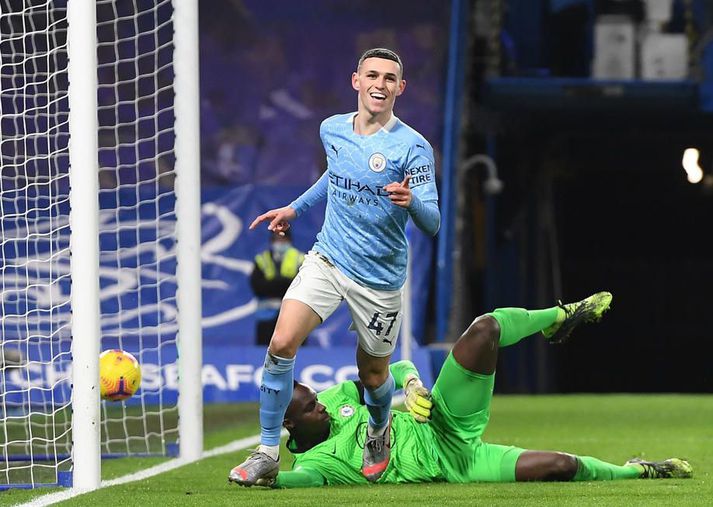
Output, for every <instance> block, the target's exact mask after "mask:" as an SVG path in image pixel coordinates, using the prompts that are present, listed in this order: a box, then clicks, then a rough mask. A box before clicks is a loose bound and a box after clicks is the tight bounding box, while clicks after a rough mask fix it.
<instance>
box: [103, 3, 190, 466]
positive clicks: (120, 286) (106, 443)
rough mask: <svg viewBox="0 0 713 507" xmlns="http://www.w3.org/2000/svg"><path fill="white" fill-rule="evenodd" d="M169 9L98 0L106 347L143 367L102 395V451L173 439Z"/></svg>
mask: <svg viewBox="0 0 713 507" xmlns="http://www.w3.org/2000/svg"><path fill="white" fill-rule="evenodd" d="M171 16H172V7H171V2H170V0H163V1H159V2H154V1H145V0H136V1H134V2H130V1H126V0H100V1H98V2H97V37H98V39H97V41H98V53H97V55H98V63H99V69H98V72H99V74H98V79H99V95H98V106H99V108H98V110H99V167H100V169H99V181H100V200H99V202H100V218H99V222H100V225H99V230H100V247H101V250H102V252H101V263H100V266H101V273H100V285H101V288H100V291H101V308H102V334H103V341H102V350H105V349H108V348H120V349H123V350H127V351H128V352H131V353H132V354H134V356H135V357H136V358H137V359H138V360H139V363H140V364H141V365H142V370H143V375H144V380H143V384H142V389H141V390H140V391H139V393H138V394H137V395H136V396H135V397H134V398H133V399H132V400H131V401H130V402H129V403H124V404H117V403H104V404H103V407H102V446H103V449H102V452H103V453H105V454H116V453H131V454H134V453H163V452H165V451H166V445H167V444H169V443H172V442H174V441H175V440H176V438H177V424H176V420H177V408H176V403H175V391H173V396H170V397H167V396H166V393H165V391H164V382H163V380H162V379H164V378H166V373H167V372H168V373H169V377H170V376H171V375H170V374H171V372H173V373H174V376H175V371H176V369H175V359H176V342H175V336H176V326H177V324H176V317H177V312H176V301H175V295H176V278H175V274H176V217H175V209H174V204H175V194H174V191H173V182H174V172H173V142H174V133H173V123H174V116H173V95H174V94H173V65H172V58H173V25H172V18H171ZM168 380H169V381H170V378H169V379H168ZM173 388H174V389H175V386H173Z"/></svg>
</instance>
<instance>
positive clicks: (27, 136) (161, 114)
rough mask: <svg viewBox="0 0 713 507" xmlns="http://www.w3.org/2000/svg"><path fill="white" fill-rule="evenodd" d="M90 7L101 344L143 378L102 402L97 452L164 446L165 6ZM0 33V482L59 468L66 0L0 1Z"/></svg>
mask: <svg viewBox="0 0 713 507" xmlns="http://www.w3.org/2000/svg"><path fill="white" fill-rule="evenodd" d="M96 5H97V40H98V48H97V55H98V63H99V66H98V69H97V71H98V82H99V89H98V105H99V108H98V120H99V132H98V134H99V153H98V159H99V167H100V170H99V181H100V195H99V205H100V219H99V221H100V226H99V227H100V249H101V254H100V294H98V297H99V298H100V301H101V312H102V315H101V326H102V337H101V340H102V344H101V348H102V350H105V349H108V348H121V349H124V350H127V351H129V352H131V353H132V354H133V355H134V356H135V357H136V358H137V359H138V360H139V362H140V364H141V366H142V372H143V377H144V379H143V382H142V387H141V389H140V390H139V392H138V393H137V394H136V395H135V396H134V397H133V398H131V399H130V400H129V401H127V402H120V403H108V402H102V453H103V454H105V455H122V454H134V455H135V454H164V453H167V452H168V453H170V452H172V451H173V449H172V445H171V444H173V443H175V441H176V439H177V408H176V399H177V380H176V379H177V368H176V365H175V362H176V342H175V336H176V327H177V324H176V317H177V312H176V304H175V294H176V279H175V273H176V252H175V249H176V240H175V236H176V234H175V229H176V227H175V226H176V218H175V213H174V204H175V195H174V191H173V180H174V172H173V143H174V134H173V122H174V116H173V66H172V58H173V44H172V42H173V41H172V37H173V25H172V7H171V2H170V0H164V1H152V0H133V1H131V0H99V1H97V3H96ZM0 33H1V34H2V35H1V38H0V79H1V83H0V136H1V137H0V141H1V143H2V144H1V153H2V160H1V162H2V167H1V168H0V169H1V172H0V174H1V180H0V228H1V230H0V234H1V237H0V242H1V243H0V244H1V245H2V250H1V251H0V253H1V255H2V259H1V261H0V262H1V264H0V266H1V267H0V270H1V271H0V284H1V286H0V290H1V292H0V304H1V305H2V307H1V311H2V315H1V316H0V325H1V328H0V333H1V336H0V488H2V487H3V486H7V485H13V486H18V485H29V486H34V485H37V484H43V483H55V482H57V477H58V476H57V472H58V471H61V470H68V469H69V468H70V466H71V461H70V453H71V430H70V428H71V419H70V407H69V404H70V397H71V386H70V382H69V375H70V373H71V357H70V348H71V335H70V320H71V313H70V300H69V296H70V289H71V281H70V278H69V256H70V254H69V239H70V234H71V232H70V230H69V190H70V189H69V176H68V174H69V173H68V171H69V169H68V168H69V152H68V141H69V128H68V104H69V102H68V95H67V89H68V79H67V47H66V40H67V20H66V1H64V2H63V1H54V2H48V1H43V2H41V1H37V0H32V1H29V0H25V1H24V2H23V1H19V0H18V1H13V0H0ZM87 71H88V72H89V71H91V69H87ZM74 142H81V140H76V139H75V140H74ZM97 339H99V337H97Z"/></svg>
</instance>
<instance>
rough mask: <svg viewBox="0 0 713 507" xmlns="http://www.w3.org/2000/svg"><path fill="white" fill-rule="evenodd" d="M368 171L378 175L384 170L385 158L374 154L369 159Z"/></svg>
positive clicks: (379, 154)
mask: <svg viewBox="0 0 713 507" xmlns="http://www.w3.org/2000/svg"><path fill="white" fill-rule="evenodd" d="M369 169H371V170H372V171H374V172H375V173H380V172H381V171H383V170H384V169H386V157H385V156H383V155H382V154H381V153H374V154H372V155H371V157H369Z"/></svg>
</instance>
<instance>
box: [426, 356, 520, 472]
mask: <svg viewBox="0 0 713 507" xmlns="http://www.w3.org/2000/svg"><path fill="white" fill-rule="evenodd" d="M494 383H495V375H481V374H478V373H474V372H472V371H469V370H466V369H465V368H463V367H462V366H461V365H460V364H458V362H457V361H456V360H455V358H454V357H453V354H452V353H451V354H449V355H448V357H447V358H446V361H445V363H444V364H443V368H442V369H441V373H440V374H439V375H438V379H436V383H435V385H434V386H433V390H432V396H433V410H432V411H431V422H430V425H431V428H432V430H433V432H434V437H435V438H434V440H435V444H436V445H437V446H438V447H439V455H440V460H441V464H442V466H443V472H444V475H445V476H446V480H447V481H448V482H513V481H514V480H515V464H516V463H517V459H518V458H519V457H520V454H522V453H523V452H524V451H525V449H520V448H518V447H513V446H505V445H497V444H488V443H485V442H483V441H482V440H481V439H480V437H481V436H482V434H483V431H485V427H486V426H487V424H488V419H489V418H490V402H491V400H492V398H493V385H494Z"/></svg>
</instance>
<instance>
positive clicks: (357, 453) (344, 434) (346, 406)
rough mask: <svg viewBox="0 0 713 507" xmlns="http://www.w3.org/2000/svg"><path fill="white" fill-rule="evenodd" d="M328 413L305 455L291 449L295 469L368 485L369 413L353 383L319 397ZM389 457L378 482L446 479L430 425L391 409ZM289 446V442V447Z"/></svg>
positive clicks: (333, 480)
mask: <svg viewBox="0 0 713 507" xmlns="http://www.w3.org/2000/svg"><path fill="white" fill-rule="evenodd" d="M317 399H318V400H319V402H320V403H321V404H322V405H324V406H325V407H326V409H327V412H328V413H329V415H330V417H331V423H330V434H329V438H328V439H327V440H325V441H324V442H322V443H320V444H318V445H316V446H315V447H313V448H311V449H309V450H308V451H305V452H303V453H297V452H294V450H293V454H294V456H295V462H294V464H293V469H297V468H300V467H303V468H309V469H311V470H315V471H317V472H319V473H320V474H321V475H322V476H323V477H324V478H325V479H326V481H327V483H328V484H366V483H367V480H366V478H365V477H364V476H363V475H362V473H361V465H362V456H363V453H364V440H365V437H366V428H367V424H368V421H369V412H368V410H367V408H366V406H365V405H362V404H361V403H360V399H359V390H358V388H357V386H356V384H355V383H354V382H350V381H349V382H342V383H340V384H337V385H335V386H333V387H331V388H329V389H327V390H326V391H323V392H321V393H319V394H318V395H317ZM392 413H393V420H392V423H391V459H390V461H389V466H388V467H387V469H386V471H385V472H384V474H383V475H382V476H381V478H380V479H379V481H378V482H380V483H399V482H435V481H444V480H445V477H444V476H443V473H442V472H441V466H440V465H439V461H438V453H437V451H436V449H437V448H438V447H437V446H436V445H435V442H434V436H433V433H432V431H431V428H430V425H428V424H419V423H417V422H416V421H415V420H414V419H413V418H412V417H411V416H410V415H409V414H407V413H405V412H398V411H393V412H392ZM290 447H293V446H291V445H290V442H288V448H290Z"/></svg>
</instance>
